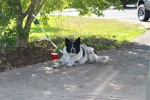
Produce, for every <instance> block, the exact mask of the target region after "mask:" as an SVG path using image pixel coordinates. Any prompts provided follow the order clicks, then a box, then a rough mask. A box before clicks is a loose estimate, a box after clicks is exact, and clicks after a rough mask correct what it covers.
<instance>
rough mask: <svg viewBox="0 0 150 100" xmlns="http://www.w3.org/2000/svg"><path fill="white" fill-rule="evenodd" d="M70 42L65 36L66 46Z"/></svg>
mask: <svg viewBox="0 0 150 100" xmlns="http://www.w3.org/2000/svg"><path fill="white" fill-rule="evenodd" d="M69 43H70V40H69V39H68V38H65V44H66V46H67V45H68V44H69Z"/></svg>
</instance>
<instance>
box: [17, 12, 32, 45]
mask: <svg viewBox="0 0 150 100" xmlns="http://www.w3.org/2000/svg"><path fill="white" fill-rule="evenodd" d="M32 21H33V17H32V14H29V15H28V17H27V21H26V23H25V26H24V28H22V27H23V26H22V25H23V24H22V23H23V20H18V21H17V26H18V27H20V28H21V29H17V33H18V34H19V35H18V38H17V44H16V47H26V46H27V44H28V39H29V33H30V28H31V23H32Z"/></svg>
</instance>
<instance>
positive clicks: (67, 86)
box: [63, 84, 77, 92]
mask: <svg viewBox="0 0 150 100" xmlns="http://www.w3.org/2000/svg"><path fill="white" fill-rule="evenodd" d="M63 87H64V89H65V90H67V91H70V92H73V91H75V90H76V88H77V86H75V85H70V84H64V86H63Z"/></svg>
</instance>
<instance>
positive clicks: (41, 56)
mask: <svg viewBox="0 0 150 100" xmlns="http://www.w3.org/2000/svg"><path fill="white" fill-rule="evenodd" d="M35 44H36V45H32V44H30V45H28V46H27V47H20V48H17V49H16V50H15V51H11V52H10V51H9V52H5V53H2V52H0V72H3V71H7V70H11V69H14V68H20V67H24V66H27V65H33V64H36V63H42V62H45V61H49V60H51V53H52V52H53V49H54V47H53V46H52V45H51V43H49V42H48V41H42V42H41V41H40V42H38V43H35ZM59 55H61V54H59Z"/></svg>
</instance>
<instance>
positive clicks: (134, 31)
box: [29, 16, 145, 49]
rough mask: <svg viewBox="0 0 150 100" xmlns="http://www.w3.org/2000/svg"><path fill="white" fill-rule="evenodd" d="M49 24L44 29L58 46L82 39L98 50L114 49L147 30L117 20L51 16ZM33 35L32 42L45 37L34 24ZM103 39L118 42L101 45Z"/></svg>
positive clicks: (31, 36)
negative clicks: (75, 39)
mask: <svg viewBox="0 0 150 100" xmlns="http://www.w3.org/2000/svg"><path fill="white" fill-rule="evenodd" d="M48 24H49V26H45V27H43V28H44V30H45V31H46V33H47V34H48V35H49V36H50V37H51V38H52V39H53V41H55V43H56V44H58V45H60V44H61V46H62V45H63V43H62V42H64V38H65V37H69V38H72V39H74V38H77V37H81V38H82V43H84V42H86V44H88V45H92V46H93V45H94V46H96V47H97V49H101V48H104V49H105V47H106V49H107V48H108V49H109V48H112V47H114V46H116V45H118V44H121V43H123V42H124V41H131V40H132V39H134V38H135V37H137V36H139V35H141V34H143V33H144V32H145V29H142V28H140V25H139V24H137V23H131V22H121V21H118V20H115V19H99V18H88V17H67V16H50V17H49V22H48ZM31 33H32V34H30V39H29V40H30V41H35V40H39V39H41V38H44V37H45V34H44V33H42V30H41V29H40V27H36V26H35V25H34V24H32V27H31ZM102 37H103V38H106V41H107V40H111V41H114V40H115V41H117V42H116V43H115V44H114V45H113V46H110V45H109V44H108V45H107V44H106V45H101V39H102ZM58 39H59V40H58ZM93 41H94V42H93ZM103 42H105V41H103Z"/></svg>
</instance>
